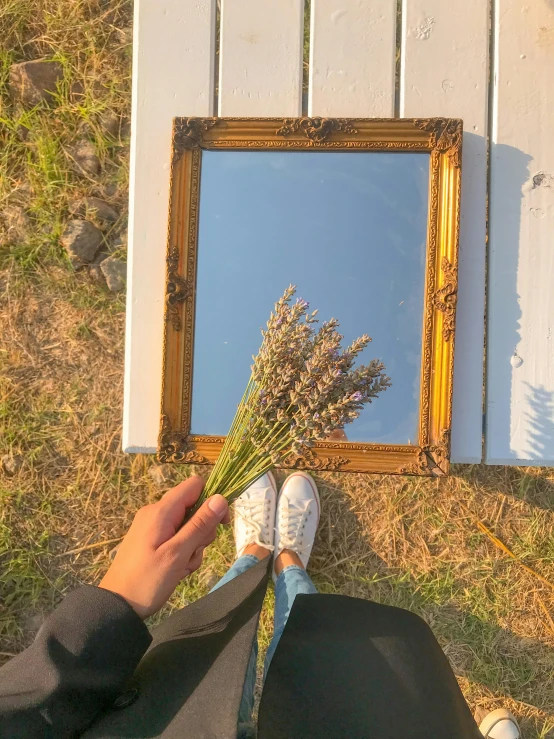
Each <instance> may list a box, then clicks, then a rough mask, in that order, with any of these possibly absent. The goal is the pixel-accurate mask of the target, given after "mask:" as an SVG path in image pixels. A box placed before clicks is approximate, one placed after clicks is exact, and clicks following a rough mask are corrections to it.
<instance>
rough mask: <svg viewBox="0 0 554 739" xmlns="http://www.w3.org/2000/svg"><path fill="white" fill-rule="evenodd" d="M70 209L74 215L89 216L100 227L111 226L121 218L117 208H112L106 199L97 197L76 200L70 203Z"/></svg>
mask: <svg viewBox="0 0 554 739" xmlns="http://www.w3.org/2000/svg"><path fill="white" fill-rule="evenodd" d="M69 210H70V212H71V213H72V214H73V215H77V216H84V217H85V218H88V219H89V220H90V221H92V222H93V223H96V225H98V226H99V227H100V228H107V227H108V226H111V224H112V223H115V222H116V221H117V219H118V218H119V213H118V212H117V210H116V209H115V208H112V206H111V205H110V204H109V203H107V202H106V201H105V200H102V199H101V198H95V197H89V198H82V199H80V200H74V201H73V202H72V203H70V205H69Z"/></svg>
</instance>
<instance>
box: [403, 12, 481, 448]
mask: <svg viewBox="0 0 554 739" xmlns="http://www.w3.org/2000/svg"><path fill="white" fill-rule="evenodd" d="M402 21H403V22H402V26H403V28H402V56H401V87H400V115H401V116H405V117H409V118H411V117H428V116H448V117H452V118H463V120H464V129H465V134H464V151H463V163H462V167H463V169H462V172H463V174H462V212H461V228H460V252H459V272H458V305H457V317H456V352H455V362H454V401H453V419H452V461H454V462H480V461H481V449H482V413H483V412H482V392H483V391H482V388H483V332H484V315H485V258H486V245H485V236H486V231H485V228H486V221H485V218H486V211H485V208H486V189H487V161H486V159H487V156H486V135H487V131H486V127H487V97H488V46H489V34H488V27H489V2H488V0H465V2H463V3H461V4H459V5H458V6H453V5H452V3H448V2H444V0H404V1H403V10H402Z"/></svg>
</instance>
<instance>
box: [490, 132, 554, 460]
mask: <svg viewBox="0 0 554 739" xmlns="http://www.w3.org/2000/svg"><path fill="white" fill-rule="evenodd" d="M490 161H491V164H490V166H491V184H492V187H496V186H499V185H500V183H501V184H502V194H503V196H502V201H501V202H498V201H496V200H494V201H493V200H492V199H490V200H489V211H488V218H489V248H491V246H492V247H494V250H495V253H494V256H493V257H492V258H491V259H490V261H489V275H488V299H489V311H490V299H491V290H492V285H495V286H496V287H495V296H494V297H495V302H496V307H495V313H496V316H497V318H496V320H495V322H494V327H492V326H491V322H490V313H489V317H488V328H487V346H488V347H489V351H488V355H489V357H488V359H489V363H488V366H487V389H488V392H487V397H488V399H489V400H488V404H487V413H489V412H490V402H491V401H490V398H491V394H490V388H491V387H494V403H495V406H496V407H495V409H494V416H495V418H494V420H493V419H491V421H489V422H488V423H487V439H486V441H487V454H486V457H487V458H488V459H491V463H492V464H494V463H495V462H496V463H497V464H500V463H501V461H502V462H504V460H503V459H502V460H500V459H498V458H499V457H500V454H499V453H498V450H501V455H502V457H507V458H510V459H514V460H516V459H518V458H521V451H520V450H519V451H516V450H515V449H512V446H511V421H512V419H511V413H512V412H513V403H512V373H513V371H514V368H515V367H517V366H518V362H522V361H523V360H522V359H521V358H520V357H519V356H518V355H517V347H518V344H519V342H520V339H521V334H520V328H521V326H520V320H521V315H522V313H521V308H520V296H519V294H518V292H517V274H518V263H519V248H520V227H521V224H520V211H521V200H522V192H523V187H524V185H525V184H526V183H528V182H529V178H530V173H529V164H530V162H531V161H532V157H531V156H529V155H527V154H525V153H524V152H522V151H521V150H520V149H516V148H515V147H513V146H506V145H504V144H494V143H493V144H491V152H490ZM491 266H492V267H493V268H494V270H492V269H491ZM499 295H501V296H502V300H501V301H500V300H499V298H498V296H499ZM500 312H501V315H502V321H499V320H498V315H499V314H500ZM491 346H494V357H493V359H494V365H493V363H492V361H491V350H490V347H491ZM502 412H504V413H505V418H503V419H500V418H499V416H500V414H501V413H502ZM535 412H536V418H535V419H534V421H533V423H534V424H537V428H539V427H544V413H542V412H541V411H540V409H539V408H538V407H535ZM491 437H494V442H493V443H491V442H490V439H491ZM508 450H509V451H508ZM534 454H535V455H537V456H536V458H538V449H537V451H536V452H534Z"/></svg>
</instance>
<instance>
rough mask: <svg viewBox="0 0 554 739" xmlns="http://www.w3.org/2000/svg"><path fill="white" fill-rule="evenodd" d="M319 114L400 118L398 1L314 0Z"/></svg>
mask: <svg viewBox="0 0 554 739" xmlns="http://www.w3.org/2000/svg"><path fill="white" fill-rule="evenodd" d="M311 13H312V15H311V22H310V25H311V33H310V88H309V101H308V110H309V113H310V115H313V116H335V117H351V118H387V117H391V116H394V74H395V58H396V38H395V34H396V0H372V2H367V0H312V10H311Z"/></svg>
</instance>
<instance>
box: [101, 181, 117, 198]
mask: <svg viewBox="0 0 554 739" xmlns="http://www.w3.org/2000/svg"><path fill="white" fill-rule="evenodd" d="M118 190H119V187H118V186H117V182H108V183H107V184H106V185H104V195H105V196H106V197H107V198H113V197H115V196H116V195H117V191H118Z"/></svg>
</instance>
